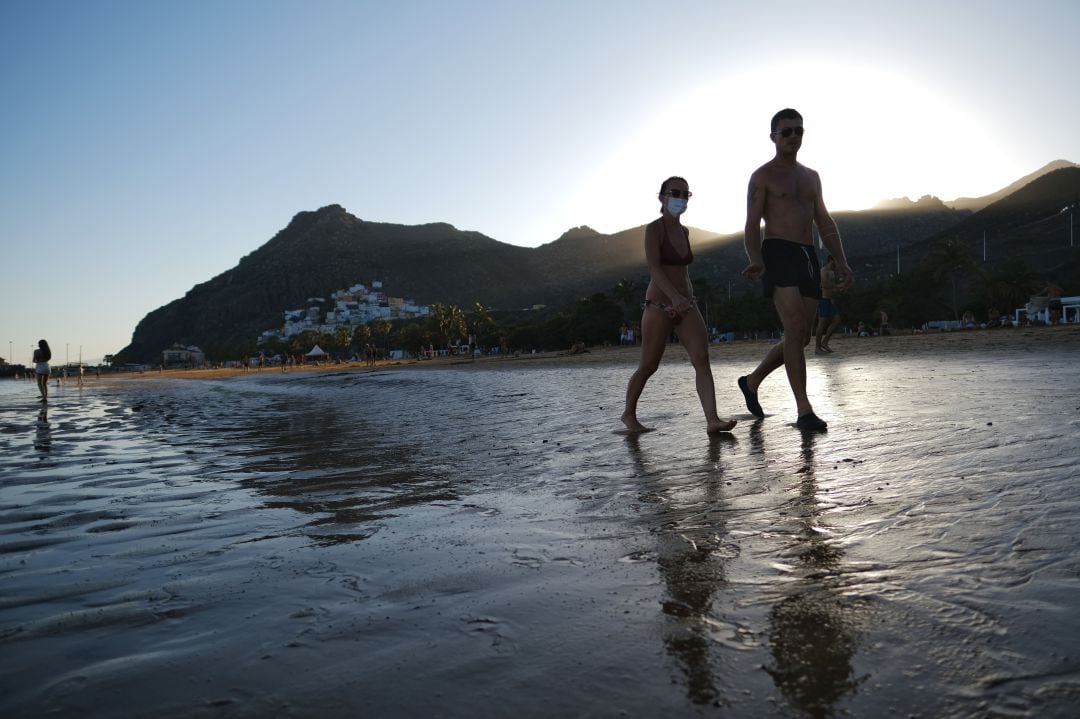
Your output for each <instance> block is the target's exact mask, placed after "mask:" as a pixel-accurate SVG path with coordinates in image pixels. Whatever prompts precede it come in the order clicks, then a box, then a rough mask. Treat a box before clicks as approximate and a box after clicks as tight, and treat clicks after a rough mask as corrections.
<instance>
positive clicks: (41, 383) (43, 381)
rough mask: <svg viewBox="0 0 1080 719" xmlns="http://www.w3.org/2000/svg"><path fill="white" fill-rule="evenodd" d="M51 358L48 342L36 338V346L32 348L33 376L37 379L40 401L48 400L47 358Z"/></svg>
mask: <svg viewBox="0 0 1080 719" xmlns="http://www.w3.org/2000/svg"><path fill="white" fill-rule="evenodd" d="M24 356H25V355H24ZM51 359H52V350H51V349H49V343H48V342H46V341H45V340H38V348H37V349H36V350H34V377H35V378H36V379H37V386H38V392H41V401H42V402H48V401H49V360H51Z"/></svg>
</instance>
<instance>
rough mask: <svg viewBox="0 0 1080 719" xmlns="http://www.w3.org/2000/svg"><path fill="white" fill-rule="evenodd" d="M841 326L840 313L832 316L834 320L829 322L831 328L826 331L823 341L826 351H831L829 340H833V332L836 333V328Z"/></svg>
mask: <svg viewBox="0 0 1080 719" xmlns="http://www.w3.org/2000/svg"><path fill="white" fill-rule="evenodd" d="M839 324H840V313H839V312H837V313H836V314H835V315H833V316H832V319H831V320H830V321H829V328H828V329H827V330H825V339H824V340H822V344H823V345H824V346H825V349H829V340H831V339H832V336H833V332H836V326H837V325H839Z"/></svg>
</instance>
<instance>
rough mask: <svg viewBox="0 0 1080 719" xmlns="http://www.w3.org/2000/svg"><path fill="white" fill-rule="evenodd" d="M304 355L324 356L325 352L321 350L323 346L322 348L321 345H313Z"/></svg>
mask: <svg viewBox="0 0 1080 719" xmlns="http://www.w3.org/2000/svg"><path fill="white" fill-rule="evenodd" d="M304 356H305V357H325V356H326V352H324V351H323V348H322V347H320V346H319V345H315V346H314V347H312V348H311V351H310V352H308V353H307V354H306V355H304Z"/></svg>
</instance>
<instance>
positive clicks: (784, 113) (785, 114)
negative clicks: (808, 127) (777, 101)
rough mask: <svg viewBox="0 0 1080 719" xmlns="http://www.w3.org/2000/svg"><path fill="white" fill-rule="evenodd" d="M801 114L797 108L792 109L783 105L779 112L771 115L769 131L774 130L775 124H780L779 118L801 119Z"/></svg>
mask: <svg viewBox="0 0 1080 719" xmlns="http://www.w3.org/2000/svg"><path fill="white" fill-rule="evenodd" d="M801 119H802V115H800V114H799V111H798V110H792V109H791V108H790V107H785V108H784V109H783V110H781V111H780V112H778V113H776V114H775V115H773V116H772V127H771V128H770V130H769V132H776V126H777V125H779V124H780V121H781V120H801Z"/></svg>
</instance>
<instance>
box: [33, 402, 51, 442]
mask: <svg viewBox="0 0 1080 719" xmlns="http://www.w3.org/2000/svg"><path fill="white" fill-rule="evenodd" d="M34 449H36V450H38V451H39V452H48V451H49V450H51V449H52V428H51V427H50V426H49V406H48V405H42V407H41V410H40V411H39V412H38V416H37V424H36V425H35V427H34Z"/></svg>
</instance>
